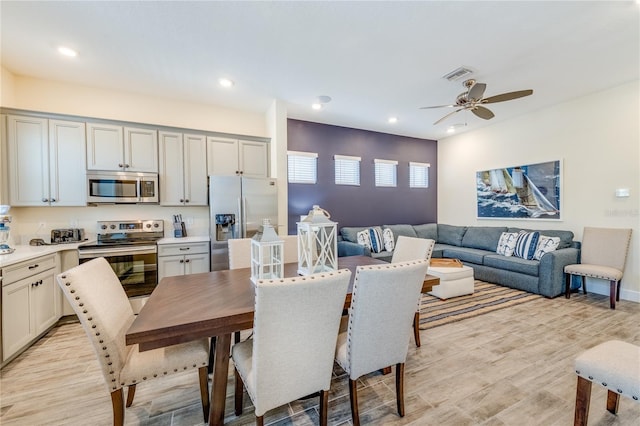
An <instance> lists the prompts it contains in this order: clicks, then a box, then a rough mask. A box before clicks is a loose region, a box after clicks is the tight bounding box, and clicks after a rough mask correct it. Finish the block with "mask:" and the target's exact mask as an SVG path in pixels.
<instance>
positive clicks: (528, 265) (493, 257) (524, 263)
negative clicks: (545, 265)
mask: <svg viewBox="0 0 640 426" xmlns="http://www.w3.org/2000/svg"><path fill="white" fill-rule="evenodd" d="M484 265H485V266H490V267H492V268H497V269H503V270H505V271H512V272H519V273H521V274H526V275H531V276H534V277H537V276H538V270H539V266H540V262H539V261H537V260H527V259H522V258H520V257H515V256H502V255H499V254H489V255H486V256H485V257H484Z"/></svg>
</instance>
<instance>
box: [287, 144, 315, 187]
mask: <svg viewBox="0 0 640 426" xmlns="http://www.w3.org/2000/svg"><path fill="white" fill-rule="evenodd" d="M317 162H318V154H317V153H315V152H301V151H287V179H288V182H289V183H306V184H315V183H316V182H317V180H318V177H317V173H318V172H317V169H318V165H317Z"/></svg>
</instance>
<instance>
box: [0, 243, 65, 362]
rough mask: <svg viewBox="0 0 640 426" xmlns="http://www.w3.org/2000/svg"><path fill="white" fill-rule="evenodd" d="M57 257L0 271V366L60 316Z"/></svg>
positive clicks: (60, 301) (37, 259) (38, 259)
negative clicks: (0, 358)
mask: <svg viewBox="0 0 640 426" xmlns="http://www.w3.org/2000/svg"><path fill="white" fill-rule="evenodd" d="M57 273H59V267H58V261H57V254H52V255H49V256H42V257H39V258H36V259H34V260H31V261H28V262H22V263H18V264H16V265H11V266H9V267H6V268H4V269H3V270H2V277H3V282H2V283H3V286H2V362H3V363H4V362H5V361H8V360H9V359H10V358H12V357H13V356H14V355H16V354H18V353H19V352H20V351H21V350H23V349H26V347H27V346H28V345H29V344H30V343H31V342H32V341H33V340H35V339H36V338H37V337H39V336H40V335H41V334H42V333H44V332H45V331H47V330H48V329H49V328H50V327H52V326H53V325H54V324H55V323H56V321H58V319H60V316H61V308H62V295H61V292H60V290H59V289H58V286H57V285H56V280H55V276H56V274H57Z"/></svg>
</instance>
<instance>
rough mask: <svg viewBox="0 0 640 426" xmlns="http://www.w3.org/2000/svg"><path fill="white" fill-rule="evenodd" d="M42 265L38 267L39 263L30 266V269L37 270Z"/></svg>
mask: <svg viewBox="0 0 640 426" xmlns="http://www.w3.org/2000/svg"><path fill="white" fill-rule="evenodd" d="M39 266H40V265H38V264H37V263H36V264H35V265H31V266H29V269H36V268H37V267H39Z"/></svg>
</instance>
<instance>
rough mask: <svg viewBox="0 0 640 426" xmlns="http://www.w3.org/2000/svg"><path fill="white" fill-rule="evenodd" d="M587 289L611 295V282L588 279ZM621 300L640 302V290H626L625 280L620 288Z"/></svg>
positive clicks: (590, 291)
mask: <svg viewBox="0 0 640 426" xmlns="http://www.w3.org/2000/svg"><path fill="white" fill-rule="evenodd" d="M587 291H588V292H589V293H596V294H602V295H604V296H609V282H608V281H607V282H606V283H605V282H604V281H602V280H593V279H589V280H588V281H587ZM620 300H628V301H630V302H636V303H640V291H637V290H625V288H624V281H623V282H622V287H621V288H620Z"/></svg>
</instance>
